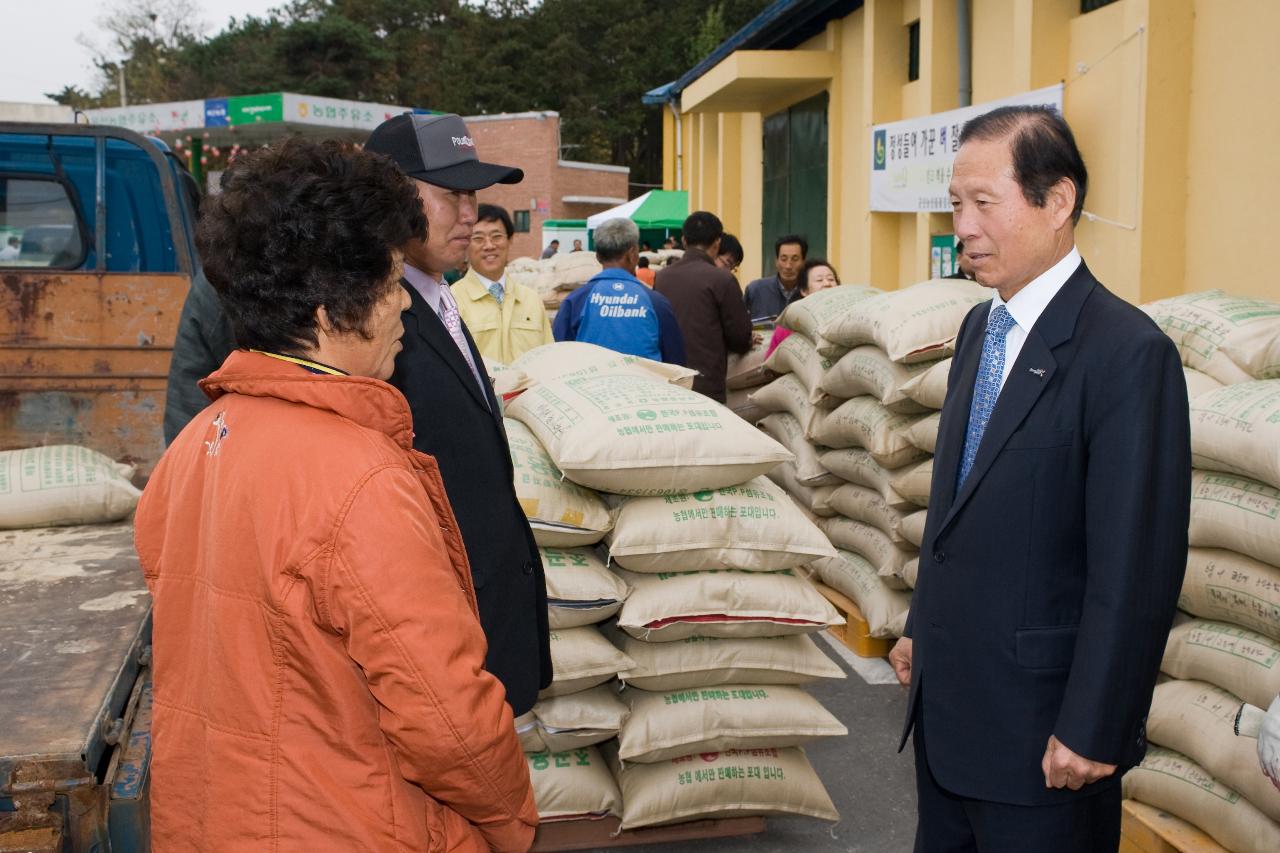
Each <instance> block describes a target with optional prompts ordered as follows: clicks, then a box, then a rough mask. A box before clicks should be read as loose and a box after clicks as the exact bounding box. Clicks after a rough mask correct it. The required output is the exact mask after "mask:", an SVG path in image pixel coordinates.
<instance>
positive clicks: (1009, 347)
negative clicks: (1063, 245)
mask: <svg viewBox="0 0 1280 853" xmlns="http://www.w3.org/2000/svg"><path fill="white" fill-rule="evenodd" d="M1079 266H1080V250H1079V249H1076V248H1075V247H1074V246H1073V247H1072V248H1071V251H1070V252H1067V254H1066V257H1064V258H1063V259H1062V260H1060V261H1058V262H1057V263H1056V264H1054V265H1053V266H1051V267H1049V269H1047V270H1045V271H1044V272H1042V273H1040V275H1038V276H1036V277H1035V278H1033V279H1032V280H1031V283H1030V284H1028V285H1027V286H1026V287H1024V288H1022V289H1021V290H1019V291H1018V292H1017V293H1015V294H1014V295H1013V298H1012V299H1010V300H1009V301H1008V302H1005V301H1004V300H1003V299H1001V298H1000V294H999V292H997V293H996V295H995V298H994V299H992V300H991V310H992V311H994V310H996V306H998V305H1003V306H1004V307H1005V309H1006V310H1008V312H1009V315H1010V316H1011V317H1013V322H1014V325H1013V327H1012V328H1010V329H1009V332H1008V334H1006V335H1005V336H1004V374H1003V375H1002V376H1001V377H1000V389H1001V390H1004V383H1005V382H1006V381H1007V380H1008V379H1009V374H1010V373H1011V372H1012V371H1013V363H1014V362H1015V361H1017V360H1018V353H1020V352H1022V345H1023V344H1024V343H1026V341H1027V332H1029V331H1031V327H1032V326H1034V325H1035V324H1036V320H1039V319H1040V315H1041V314H1043V313H1044V309H1045V308H1047V307H1048V305H1049V303H1050V302H1051V301H1053V297H1055V296H1057V295H1058V291H1059V290H1061V289H1062V286H1063V285H1064V284H1066V283H1067V279H1069V278H1071V276H1072V275H1074V274H1075V271H1076V269H1077V268H1078V267H1079Z"/></svg>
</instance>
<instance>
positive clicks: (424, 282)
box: [404, 264, 444, 317]
mask: <svg viewBox="0 0 1280 853" xmlns="http://www.w3.org/2000/svg"><path fill="white" fill-rule="evenodd" d="M404 280H405V281H407V282H409V284H410V285H412V286H413V289H414V290H416V291H418V295H419V296H421V297H422V298H423V299H424V300H426V303H427V304H428V305H430V306H431V310H432V311H434V312H436V316H437V317H438V316H440V288H441V287H443V286H444V278H432V277H431V276H429V275H427V274H426V273H424V272H423V271H422V270H420V269H418V268H417V267H411V266H409V265H408V264H405V265H404Z"/></svg>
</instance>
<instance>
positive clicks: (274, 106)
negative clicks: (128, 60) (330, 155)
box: [85, 92, 437, 147]
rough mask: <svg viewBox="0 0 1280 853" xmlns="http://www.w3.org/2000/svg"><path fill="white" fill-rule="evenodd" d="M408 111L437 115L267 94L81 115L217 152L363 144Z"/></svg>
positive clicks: (109, 109) (346, 102)
mask: <svg viewBox="0 0 1280 853" xmlns="http://www.w3.org/2000/svg"><path fill="white" fill-rule="evenodd" d="M406 112H412V113H435V112H437V111H436V110H423V109H415V108H413V107H402V106H395V105H393V104H373V103H363V102H360V101H344V100H340V99H338V98H320V97H315V96H313V95H299V94H295V93H293V92H270V93H268V94H265V95H238V96H233V97H227V98H207V99H205V100H202V101H175V102H172V103H166V104H138V105H137V106H132V107H109V108H106V109H96V110H86V111H85V115H87V116H88V118H89V121H90V122H91V123H92V124H107V125H112V126H115V127H124V128H128V129H129V130H133V131H137V132H138V133H142V134H146V135H149V136H158V137H160V138H161V139H163V140H165V141H166V142H168V143H169V144H171V145H172V144H173V143H174V142H175V141H177V140H179V139H180V138H184V137H192V138H193V139H195V138H199V139H200V140H201V141H202V143H203V145H204V147H220V146H231V145H235V144H240V145H253V144H259V143H264V142H269V141H271V140H273V139H279V138H280V137H282V136H288V135H294V134H299V135H303V136H324V137H328V138H333V137H338V138H349V139H351V140H353V141H363V140H364V139H365V138H366V137H368V135H369V132H370V131H371V130H373V129H374V128H375V127H377V126H378V125H380V124H382V123H383V122H384V121H386V120H387V119H389V118H392V117H393V116H397V115H400V114H401V113H406Z"/></svg>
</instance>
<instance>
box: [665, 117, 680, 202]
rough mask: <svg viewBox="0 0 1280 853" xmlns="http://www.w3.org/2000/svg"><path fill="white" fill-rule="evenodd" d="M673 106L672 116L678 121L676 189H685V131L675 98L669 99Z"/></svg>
mask: <svg viewBox="0 0 1280 853" xmlns="http://www.w3.org/2000/svg"><path fill="white" fill-rule="evenodd" d="M667 106H669V107H671V117H672V118H674V119H675V121H676V189H677V190H682V189H684V133H683V131H682V130H681V128H680V108H679V107H677V106H676V102H675V99H674V98H673V99H671V100H669V101H667Z"/></svg>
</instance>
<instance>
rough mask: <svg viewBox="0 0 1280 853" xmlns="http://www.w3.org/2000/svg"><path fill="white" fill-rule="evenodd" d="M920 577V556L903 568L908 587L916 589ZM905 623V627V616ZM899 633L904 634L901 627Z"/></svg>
mask: <svg viewBox="0 0 1280 853" xmlns="http://www.w3.org/2000/svg"><path fill="white" fill-rule="evenodd" d="M919 576H920V558H919V557H918V556H916V557H912V558H911V559H910V560H908V561H907V563H906V565H904V566H903V567H902V579H903V580H904V581H905V582H906V584H907V586H909V587H911V588H912V589H915V588H916V584H917V583H918V579H919ZM903 621H904V625H905V616H904V617H903ZM898 633H899V634H901V633H902V628H901V627H899V629H898Z"/></svg>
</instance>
